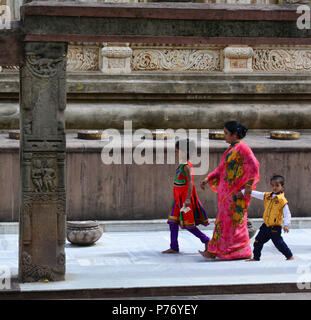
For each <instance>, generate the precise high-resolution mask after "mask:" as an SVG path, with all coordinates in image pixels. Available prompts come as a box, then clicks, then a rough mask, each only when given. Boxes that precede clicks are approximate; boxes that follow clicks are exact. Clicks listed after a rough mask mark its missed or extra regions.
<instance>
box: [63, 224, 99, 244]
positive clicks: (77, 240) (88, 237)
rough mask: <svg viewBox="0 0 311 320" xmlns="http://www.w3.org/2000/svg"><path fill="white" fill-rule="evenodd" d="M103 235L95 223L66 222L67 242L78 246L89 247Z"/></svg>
mask: <svg viewBox="0 0 311 320" xmlns="http://www.w3.org/2000/svg"><path fill="white" fill-rule="evenodd" d="M102 234H103V229H102V227H101V226H100V225H99V223H98V222H97V221H67V240H68V241H69V242H71V243H72V244H75V245H78V246H89V245H92V244H93V243H95V242H96V241H97V240H98V239H99V238H100V237H101V236H102Z"/></svg>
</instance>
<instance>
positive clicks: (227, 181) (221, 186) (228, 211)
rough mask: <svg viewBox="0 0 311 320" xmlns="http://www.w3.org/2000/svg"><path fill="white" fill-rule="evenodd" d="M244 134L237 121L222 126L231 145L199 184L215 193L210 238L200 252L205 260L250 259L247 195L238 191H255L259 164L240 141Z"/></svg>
mask: <svg viewBox="0 0 311 320" xmlns="http://www.w3.org/2000/svg"><path fill="white" fill-rule="evenodd" d="M246 132H247V128H246V127H244V126H243V125H241V124H240V123H239V122H237V121H229V122H227V123H226V124H225V127H224V133H225V139H226V142H227V143H229V144H230V146H229V148H228V149H227V150H226V151H225V153H224V155H223V157H222V159H221V161H220V165H219V167H217V168H216V169H215V170H214V171H213V172H211V173H210V174H209V175H208V176H207V178H205V179H204V180H203V181H202V182H201V188H202V189H205V185H206V184H207V183H208V184H209V186H210V188H211V189H212V190H213V191H215V192H217V193H218V213H217V216H216V220H215V228H214V233H213V237H212V239H211V240H210V241H209V243H208V249H207V250H206V251H199V252H200V253H201V255H202V256H204V257H206V258H215V257H218V258H220V259H225V260H233V259H247V258H249V257H251V256H252V251H251V247H250V244H249V235H248V229H247V208H248V205H249V202H250V195H247V194H246V195H245V196H243V195H242V194H241V192H240V191H241V190H242V189H243V188H245V186H246V185H251V186H252V188H253V189H255V186H256V184H257V182H258V181H259V162H258V160H257V159H256V157H255V156H254V154H253V152H252V150H251V149H250V147H249V146H247V145H246V144H245V143H244V142H242V141H241V139H243V138H244V137H245V135H246Z"/></svg>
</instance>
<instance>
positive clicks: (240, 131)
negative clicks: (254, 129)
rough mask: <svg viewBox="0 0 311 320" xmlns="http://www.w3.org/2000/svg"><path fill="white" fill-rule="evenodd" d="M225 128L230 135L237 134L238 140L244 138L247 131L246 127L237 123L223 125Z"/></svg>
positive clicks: (231, 122) (230, 122)
mask: <svg viewBox="0 0 311 320" xmlns="http://www.w3.org/2000/svg"><path fill="white" fill-rule="evenodd" d="M225 128H226V129H227V130H229V131H230V132H231V133H232V134H234V133H237V135H238V138H239V139H243V138H244V137H245V136H246V132H247V130H248V128H247V127H245V126H243V125H242V124H241V123H240V122H238V121H228V122H226V123H225Z"/></svg>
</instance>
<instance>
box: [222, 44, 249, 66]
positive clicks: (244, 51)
mask: <svg viewBox="0 0 311 320" xmlns="http://www.w3.org/2000/svg"><path fill="white" fill-rule="evenodd" d="M253 55H254V51H253V49H252V48H251V47H247V46H230V47H227V48H225V49H224V56H225V61H224V72H252V71H253V68H252V56H253Z"/></svg>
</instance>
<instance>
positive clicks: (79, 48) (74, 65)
mask: <svg viewBox="0 0 311 320" xmlns="http://www.w3.org/2000/svg"><path fill="white" fill-rule="evenodd" d="M67 70H68V71H97V70H99V47H98V46H96V45H95V46H94V45H91V46H90V45H70V46H69V48H68V59H67Z"/></svg>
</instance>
